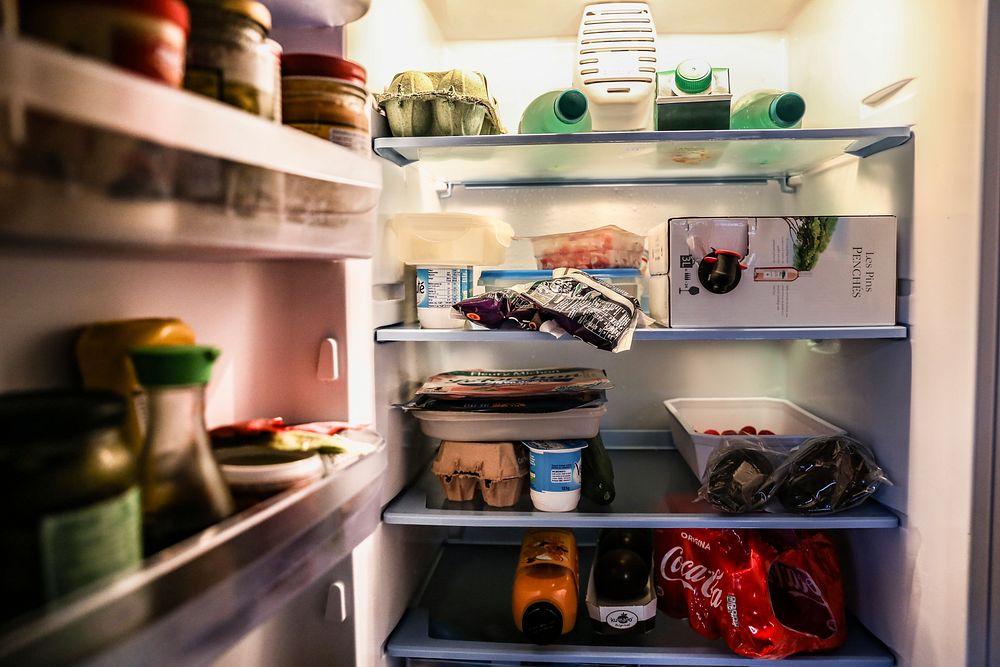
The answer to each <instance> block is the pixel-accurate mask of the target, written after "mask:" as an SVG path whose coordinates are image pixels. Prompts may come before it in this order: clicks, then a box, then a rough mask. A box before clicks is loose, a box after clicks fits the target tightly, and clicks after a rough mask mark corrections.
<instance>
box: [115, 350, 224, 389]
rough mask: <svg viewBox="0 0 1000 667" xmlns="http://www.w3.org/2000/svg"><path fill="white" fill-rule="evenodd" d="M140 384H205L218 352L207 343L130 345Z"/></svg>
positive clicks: (164, 385)
mask: <svg viewBox="0 0 1000 667" xmlns="http://www.w3.org/2000/svg"><path fill="white" fill-rule="evenodd" d="M128 354H129V356H130V357H131V358H132V365H134V366H135V374H136V377H138V379H139V384H141V385H143V386H146V387H175V386H184V385H192V384H208V380H209V378H211V376H212V364H213V363H214V362H215V360H216V359H217V358H218V357H219V354H221V350H219V348H217V347H208V346H206V345H160V346H154V347H133V348H132V349H131V350H129V352H128Z"/></svg>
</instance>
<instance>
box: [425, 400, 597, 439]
mask: <svg viewBox="0 0 1000 667" xmlns="http://www.w3.org/2000/svg"><path fill="white" fill-rule="evenodd" d="M607 411H608V406H607V405H596V406H593V407H589V408H573V409H572V410H563V411H562V412H535V413H498V412H449V411H440V410H415V411H414V412H413V414H414V415H415V416H416V417H417V419H419V420H420V429H421V430H422V431H423V432H424V435H427V436H428V437H431V438H440V439H441V440H457V441H459V442H505V441H508V440H576V439H584V440H585V439H587V438H593V437H595V436H596V435H597V433H598V432H599V431H600V430H601V417H602V416H603V415H604V413H605V412H607Z"/></svg>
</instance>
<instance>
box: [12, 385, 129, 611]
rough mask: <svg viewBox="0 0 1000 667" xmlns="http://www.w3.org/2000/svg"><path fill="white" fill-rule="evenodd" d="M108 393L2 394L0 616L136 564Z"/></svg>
mask: <svg viewBox="0 0 1000 667" xmlns="http://www.w3.org/2000/svg"><path fill="white" fill-rule="evenodd" d="M124 418H125V402H124V400H122V399H121V398H120V397H119V396H117V395H115V394H112V393H111V392H104V391H93V390H46V391H31V392H17V393H7V394H0V420H2V422H3V424H4V428H3V435H0V471H2V472H0V475H2V478H3V484H0V489H2V490H0V498H3V506H4V507H6V508H7V515H6V521H5V524H6V525H5V526H4V530H3V531H0V549H2V550H3V554H4V563H5V565H4V568H3V572H2V574H0V595H2V597H3V599H4V604H3V606H2V608H3V612H2V614H3V618H4V620H6V619H8V618H11V617H14V616H17V615H19V614H21V613H23V612H25V611H28V610H30V609H32V608H35V607H38V606H40V605H42V604H44V603H45V602H47V601H50V600H53V599H56V598H58V597H61V596H62V595H65V594H67V593H70V592H72V591H74V590H77V589H79V588H82V587H84V586H86V585H88V584H91V583H93V582H95V581H98V580H100V579H103V578H105V577H107V576H109V575H112V574H114V573H117V572H121V571H124V570H128V569H130V568H133V567H137V566H138V565H139V563H140V562H141V560H142V541H141V540H142V538H141V535H142V532H141V531H142V519H141V511H140V499H139V487H138V485H137V468H136V465H135V460H134V458H133V456H132V452H131V450H129V448H128V447H127V445H126V444H125V442H124V441H123V439H122V437H121V434H120V427H121V424H122V422H123V421H124Z"/></svg>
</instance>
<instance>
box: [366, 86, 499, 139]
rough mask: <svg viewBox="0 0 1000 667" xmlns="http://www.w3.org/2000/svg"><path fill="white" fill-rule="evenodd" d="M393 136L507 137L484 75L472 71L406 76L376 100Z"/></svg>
mask: <svg viewBox="0 0 1000 667" xmlns="http://www.w3.org/2000/svg"><path fill="white" fill-rule="evenodd" d="M375 99H376V101H377V102H378V105H379V108H381V109H382V113H384V114H385V117H386V118H387V119H388V121H389V129H390V130H391V131H392V136H394V137H448V136H470V135H478V134H506V132H507V130H506V129H504V126H503V123H501V122H500V116H499V115H498V114H497V106H496V104H497V103H496V100H494V99H493V98H492V97H490V93H489V88H488V87H487V84H486V77H485V76H483V75H482V74H481V73H479V72H473V71H471V70H459V69H453V70H449V71H447V72H416V71H413V70H410V71H407V72H402V73H400V74H397V75H396V76H394V77H393V78H392V83H390V84H389V87H388V88H387V89H386V91H385V92H384V93H382V94H380V95H376V96H375Z"/></svg>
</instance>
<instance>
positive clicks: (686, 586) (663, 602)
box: [655, 528, 847, 658]
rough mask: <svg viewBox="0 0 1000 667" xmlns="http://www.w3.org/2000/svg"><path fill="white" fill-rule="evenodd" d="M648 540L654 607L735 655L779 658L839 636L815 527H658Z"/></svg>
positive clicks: (839, 605) (829, 644)
mask: <svg viewBox="0 0 1000 667" xmlns="http://www.w3.org/2000/svg"><path fill="white" fill-rule="evenodd" d="M655 544H656V595H657V604H658V606H659V608H660V609H661V610H663V611H664V612H665V613H667V614H668V615H670V616H673V617H675V618H685V617H686V618H687V619H688V622H689V623H690V624H691V627H692V628H693V629H694V630H695V631H697V632H698V633H699V634H702V635H704V636H705V637H708V638H710V639H716V638H718V637H722V638H724V639H725V641H726V644H727V645H728V646H729V648H731V649H732V650H733V651H735V652H736V653H738V654H740V655H743V656H747V657H753V658H784V657H786V656H789V655H792V654H793V653H799V652H803V651H823V650H828V649H832V648H836V647H838V646H840V645H841V644H843V643H844V640H845V639H846V638H847V624H846V618H845V614H844V591H843V585H842V582H841V577H840V564H839V562H838V560H837V553H836V550H835V549H834V546H833V543H832V542H830V540H829V538H827V537H826V536H825V535H823V534H822V533H818V532H812V531H793V530H731V529H723V530H717V529H707V528H697V529H661V530H657V531H656V535H655Z"/></svg>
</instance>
